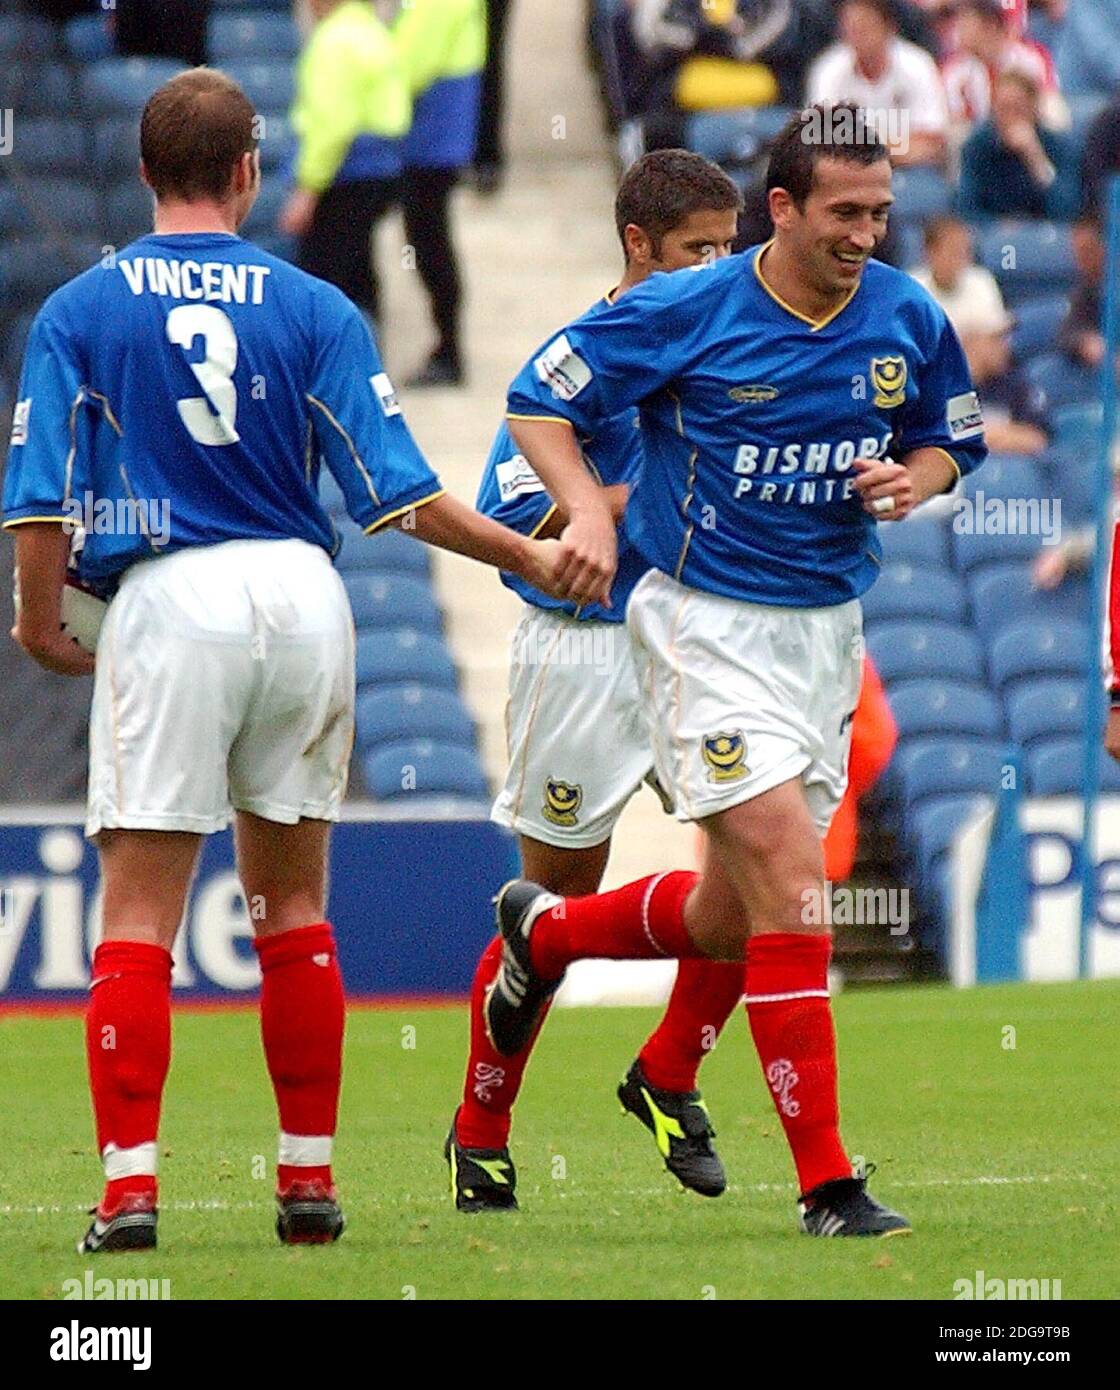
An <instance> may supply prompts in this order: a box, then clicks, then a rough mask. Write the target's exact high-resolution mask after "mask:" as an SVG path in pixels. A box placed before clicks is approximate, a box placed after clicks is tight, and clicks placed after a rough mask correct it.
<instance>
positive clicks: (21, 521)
mask: <svg viewBox="0 0 1120 1390" xmlns="http://www.w3.org/2000/svg"><path fill="white" fill-rule="evenodd" d="M73 520H74V518H73V517H72V516H14V517H12V518H11V519H10V520H9V521H5V522H4V523H3V530H5V531H7V530H8V528H9V527H11V526H25V525H26V524H27V523H28V522H29V521H57V522H60V523H62V524H63V525H65V523H66V522H68V521H73Z"/></svg>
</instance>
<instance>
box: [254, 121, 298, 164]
mask: <svg viewBox="0 0 1120 1390" xmlns="http://www.w3.org/2000/svg"><path fill="white" fill-rule="evenodd" d="M260 121H261V127H260V146H259V148H260V152H261V168H262V169H263V170H264V171H265V172H266V173H271V172H274V171H276V170H278V169H281V168H283V167H284V166H285V165H286V164H287V162H288V160H289V159H290V158H291V156H292V153H293V152H294V150H295V147H296V137H295V134H294V133H293V131H292V127H291V123H290V122H289V120H288V118H287V116H286V115H273V116H262V117H261V118H260Z"/></svg>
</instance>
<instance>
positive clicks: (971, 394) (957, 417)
mask: <svg viewBox="0 0 1120 1390" xmlns="http://www.w3.org/2000/svg"><path fill="white" fill-rule="evenodd" d="M945 424H946V426H947V427H948V430H949V438H950V439H953V440H958V439H975V438H976V436H977V435H980V434H983V433H984V416H983V414H982V412H981V410H980V397H979V396H978V395H977V394H976V392H975V391H964V392H962V394H961V395H959V396H951V397H950V398H949V400H948V401H947V402H946V403H945Z"/></svg>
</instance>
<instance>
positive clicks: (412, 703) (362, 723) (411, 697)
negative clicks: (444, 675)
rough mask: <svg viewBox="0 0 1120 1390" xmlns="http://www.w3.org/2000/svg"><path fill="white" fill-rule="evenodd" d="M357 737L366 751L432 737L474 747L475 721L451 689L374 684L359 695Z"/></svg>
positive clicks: (359, 744)
mask: <svg viewBox="0 0 1120 1390" xmlns="http://www.w3.org/2000/svg"><path fill="white" fill-rule="evenodd" d="M355 737H356V740H357V744H358V747H359V748H360V749H362V750H363V752H364V751H366V750H368V749H370V748H374V747H377V746H378V745H379V744H384V743H401V742H404V741H405V740H408V739H416V738H421V739H422V738H431V739H435V740H438V741H439V742H441V743H458V744H461V745H463V746H464V747H467V748H472V749H473V748H474V742H475V728H474V721H473V720H472V719H471V717H470V715H469V714H468V712H467V707H466V706H465V705H464V704H463V702H462V700H460V698H459V696H458V695H457V694H456V693H455V692H454V691H451V690H437V689H429V688H428V687H427V686H423V685H390V686H388V687H386V688H385V689H380V688H378V687H376V686H375V687H373V688H372V689H370V690H365V691H363V692H362V694H361V695H359V697H358V705H357V714H356V720H355Z"/></svg>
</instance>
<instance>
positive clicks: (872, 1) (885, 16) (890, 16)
mask: <svg viewBox="0 0 1120 1390" xmlns="http://www.w3.org/2000/svg"><path fill="white" fill-rule="evenodd" d="M845 5H862V6H863V7H864V9H866V10H874V11H875V13H876V14H877V15H878V16H879V18H880V19H881V20H882V21H883V23H884V24H885V25H886V26H887V27H888V28H889V29H897V28H898V11H897V10H896V9H895V6H894V4H893V3H892V0H840V4H839V5H838V6H837V8H838V9H840V10H842V9H843V8H844V7H845Z"/></svg>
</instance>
